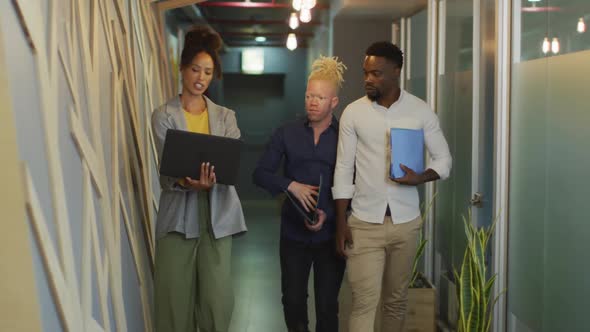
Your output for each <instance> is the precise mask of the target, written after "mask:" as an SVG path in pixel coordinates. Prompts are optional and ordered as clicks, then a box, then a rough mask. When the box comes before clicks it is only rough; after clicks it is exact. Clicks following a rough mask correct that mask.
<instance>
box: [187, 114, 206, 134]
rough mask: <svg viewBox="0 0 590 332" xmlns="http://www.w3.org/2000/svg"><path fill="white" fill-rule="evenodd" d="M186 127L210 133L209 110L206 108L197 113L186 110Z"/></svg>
mask: <svg viewBox="0 0 590 332" xmlns="http://www.w3.org/2000/svg"><path fill="white" fill-rule="evenodd" d="M184 118H185V119H186V129H187V130H188V131H190V132H193V133H199V134H207V135H209V112H207V109H205V110H204V111H203V112H202V113H201V114H198V115H195V114H192V113H189V112H187V111H186V110H185V111H184Z"/></svg>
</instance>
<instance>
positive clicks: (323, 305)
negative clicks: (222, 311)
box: [253, 57, 346, 332]
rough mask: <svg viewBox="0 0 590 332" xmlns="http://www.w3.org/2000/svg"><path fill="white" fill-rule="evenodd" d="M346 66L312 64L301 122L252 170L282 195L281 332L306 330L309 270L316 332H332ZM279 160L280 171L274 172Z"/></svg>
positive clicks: (279, 135) (276, 138)
mask: <svg viewBox="0 0 590 332" xmlns="http://www.w3.org/2000/svg"><path fill="white" fill-rule="evenodd" d="M345 69H346V66H344V64H342V62H340V61H338V58H336V57H320V58H319V59H317V60H316V61H315V62H314V63H313V65H312V71H311V74H310V75H309V78H308V81H307V90H306V91H305V111H306V113H307V116H306V117H305V118H303V119H300V120H297V121H294V122H291V123H288V124H286V125H283V126H282V127H280V128H279V129H277V130H276V131H275V133H274V134H273V136H272V137H271V139H270V142H269V143H268V146H267V148H266V151H265V152H264V154H263V155H262V157H261V158H260V161H259V162H258V166H257V167H256V170H255V171H254V175H253V177H254V182H255V183H256V185H258V186H260V187H262V188H264V189H266V190H267V191H268V192H270V193H271V194H272V195H277V194H281V193H286V194H287V197H288V198H289V199H286V200H285V202H284V204H283V208H282V212H281V244H280V258H281V289H282V292H283V311H284V314H285V323H286V324H287V328H288V330H289V332H307V331H309V329H308V323H309V321H308V318H307V282H308V279H309V273H310V270H311V268H312V267H313V274H314V293H315V306H316V317H317V322H316V328H315V330H316V331H321V332H337V331H338V292H339V290H340V284H341V283H342V276H343V274H344V267H345V261H344V260H343V259H342V258H340V257H339V256H338V255H337V254H336V252H335V249H334V234H335V232H336V224H335V218H336V215H335V206H334V201H333V199H332V192H331V190H330V188H331V187H332V182H333V181H332V180H333V178H334V168H335V166H336V150H337V144H338V121H337V120H336V118H335V117H334V115H333V114H332V113H333V111H334V109H335V108H336V106H337V105H338V91H339V90H340V87H341V86H342V82H343V81H344V80H343V78H342V74H343V72H344V70H345ZM282 160H284V169H283V172H280V173H278V174H277V171H278V169H279V167H280V165H281V161H282Z"/></svg>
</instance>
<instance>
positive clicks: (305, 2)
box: [301, 0, 317, 9]
mask: <svg viewBox="0 0 590 332" xmlns="http://www.w3.org/2000/svg"><path fill="white" fill-rule="evenodd" d="M316 4H317V0H302V3H301V7H303V8H307V9H312V8H313V7H315V5H316Z"/></svg>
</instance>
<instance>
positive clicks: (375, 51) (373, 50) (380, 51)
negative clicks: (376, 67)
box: [365, 41, 404, 68]
mask: <svg viewBox="0 0 590 332" xmlns="http://www.w3.org/2000/svg"><path fill="white" fill-rule="evenodd" d="M365 54H366V55H367V56H370V55H372V56H379V57H384V58H386V59H387V60H389V61H391V62H393V64H395V65H397V66H398V67H399V68H402V66H403V65H404V54H403V52H402V51H401V50H400V49H399V47H397V46H396V45H394V44H393V43H390V42H388V41H380V42H376V43H373V44H371V46H369V47H368V48H367V50H366V51H365Z"/></svg>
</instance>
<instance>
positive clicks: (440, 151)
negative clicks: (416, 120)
mask: <svg viewBox="0 0 590 332" xmlns="http://www.w3.org/2000/svg"><path fill="white" fill-rule="evenodd" d="M424 143H425V144H426V149H427V150H428V154H429V155H430V163H429V164H428V168H430V169H432V170H433V171H435V172H436V173H437V174H438V175H439V176H440V178H441V180H444V179H446V178H448V177H449V175H450V173H451V166H452V163H453V158H452V157H451V152H450V151H449V145H448V144H447V140H446V139H445V136H444V134H443V132H442V130H441V129H440V124H439V121H438V117H437V116H436V114H434V112H432V111H429V114H428V116H427V118H426V122H425V124H424Z"/></svg>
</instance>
